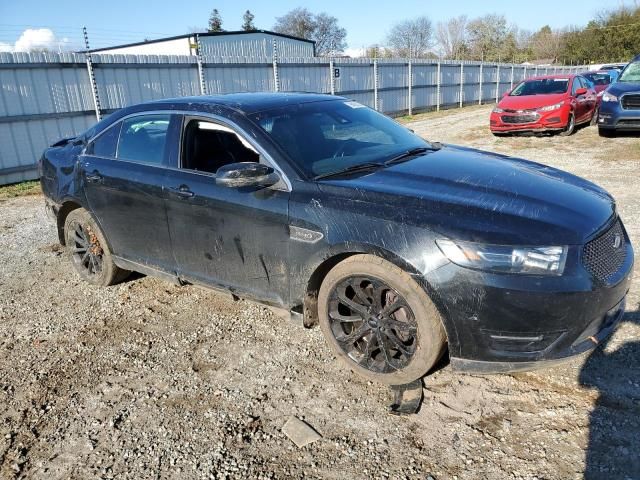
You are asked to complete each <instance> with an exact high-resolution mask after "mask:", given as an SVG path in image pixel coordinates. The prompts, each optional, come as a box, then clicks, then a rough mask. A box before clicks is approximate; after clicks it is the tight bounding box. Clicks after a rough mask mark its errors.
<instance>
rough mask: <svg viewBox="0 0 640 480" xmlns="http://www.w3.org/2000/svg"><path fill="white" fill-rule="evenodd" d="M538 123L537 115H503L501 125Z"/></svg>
mask: <svg viewBox="0 0 640 480" xmlns="http://www.w3.org/2000/svg"><path fill="white" fill-rule="evenodd" d="M536 121H538V116H537V115H503V116H502V122H503V123H533V122H536Z"/></svg>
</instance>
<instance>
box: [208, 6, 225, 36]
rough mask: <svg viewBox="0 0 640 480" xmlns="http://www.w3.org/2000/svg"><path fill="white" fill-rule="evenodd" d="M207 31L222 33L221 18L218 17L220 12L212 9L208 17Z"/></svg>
mask: <svg viewBox="0 0 640 480" xmlns="http://www.w3.org/2000/svg"><path fill="white" fill-rule="evenodd" d="M209 31H210V32H224V30H223V29H222V16H221V15H220V12H218V9H217V8H214V9H213V10H212V11H211V15H210V16H209Z"/></svg>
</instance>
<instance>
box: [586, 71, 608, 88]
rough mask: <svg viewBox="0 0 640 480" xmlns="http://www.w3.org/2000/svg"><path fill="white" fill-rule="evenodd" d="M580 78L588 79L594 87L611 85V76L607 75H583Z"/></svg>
mask: <svg viewBox="0 0 640 480" xmlns="http://www.w3.org/2000/svg"><path fill="white" fill-rule="evenodd" d="M582 76H583V77H586V78H587V79H589V80H590V81H591V83H593V84H594V85H609V84H610V83H611V76H610V75H609V74H608V73H584V74H583V75H582Z"/></svg>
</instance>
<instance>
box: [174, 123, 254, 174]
mask: <svg viewBox="0 0 640 480" xmlns="http://www.w3.org/2000/svg"><path fill="white" fill-rule="evenodd" d="M259 160H260V156H259V154H258V152H256V150H255V149H254V148H253V147H252V146H251V145H250V144H249V143H248V142H247V141H246V140H244V139H243V138H241V137H240V136H238V135H237V134H236V133H235V132H234V131H233V130H232V129H230V128H229V127H226V126H224V125H220V124H217V123H214V122H208V121H205V120H197V119H194V120H189V121H188V123H187V125H186V127H185V129H184V136H183V146H182V161H181V168H183V169H189V170H196V171H199V172H207V173H212V174H215V173H216V171H217V170H218V169H219V168H220V167H222V166H224V165H228V164H230V163H238V162H258V161H259Z"/></svg>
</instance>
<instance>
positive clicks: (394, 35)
mask: <svg viewBox="0 0 640 480" xmlns="http://www.w3.org/2000/svg"><path fill="white" fill-rule="evenodd" d="M432 37H433V27H432V26H431V20H429V19H428V18H427V17H424V16H422V17H418V18H416V19H414V20H405V21H403V22H400V23H396V24H395V25H394V26H393V27H391V31H390V32H389V34H388V35H387V43H388V45H389V47H390V48H391V50H392V51H393V53H394V55H396V56H399V57H410V58H424V57H427V56H430V52H429V49H430V48H431V46H432Z"/></svg>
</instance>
